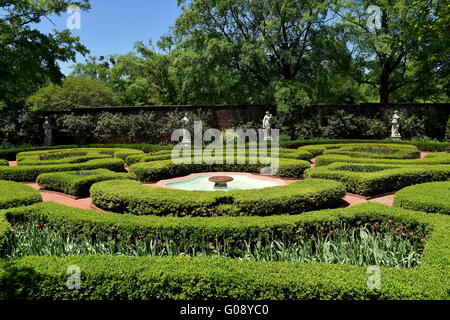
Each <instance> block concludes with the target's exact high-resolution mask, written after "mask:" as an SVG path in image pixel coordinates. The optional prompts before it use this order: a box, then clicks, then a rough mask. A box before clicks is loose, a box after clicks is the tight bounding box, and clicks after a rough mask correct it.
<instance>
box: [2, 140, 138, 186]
mask: <svg viewBox="0 0 450 320" xmlns="http://www.w3.org/2000/svg"><path fill="white" fill-rule="evenodd" d="M138 153H142V151H139V150H132V149H120V148H109V149H108V148H97V149H94V148H89V149H66V150H64V149H59V150H58V149H54V150H51V151H49V150H39V151H29V152H22V153H19V154H17V161H18V163H19V166H17V167H0V179H4V180H12V181H35V180H36V178H37V177H38V176H39V175H41V174H43V173H50V172H61V171H80V170H93V169H100V168H103V169H109V170H112V171H118V172H121V171H123V170H124V162H123V160H122V159H125V158H126V157H127V156H129V155H131V154H138ZM41 157H42V159H41ZM45 159H49V160H45Z"/></svg>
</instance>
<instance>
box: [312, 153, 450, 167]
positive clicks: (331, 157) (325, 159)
mask: <svg viewBox="0 0 450 320" xmlns="http://www.w3.org/2000/svg"><path fill="white" fill-rule="evenodd" d="M335 162H345V163H373V164H399V165H435V164H450V153H440V154H428V155H427V156H426V157H425V158H423V159H399V160H397V159H369V158H353V157H351V156H348V155H339V154H326V155H322V156H318V157H317V158H316V162H315V164H316V167H322V166H327V165H329V164H332V163H335Z"/></svg>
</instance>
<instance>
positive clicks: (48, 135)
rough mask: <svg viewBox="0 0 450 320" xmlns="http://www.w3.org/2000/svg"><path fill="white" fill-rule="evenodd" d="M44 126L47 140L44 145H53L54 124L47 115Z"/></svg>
mask: <svg viewBox="0 0 450 320" xmlns="http://www.w3.org/2000/svg"><path fill="white" fill-rule="evenodd" d="M42 127H43V128H44V134H45V141H44V146H51V145H52V144H53V133H52V130H53V125H52V124H51V122H50V120H49V118H48V117H45V121H44V123H43V125H42Z"/></svg>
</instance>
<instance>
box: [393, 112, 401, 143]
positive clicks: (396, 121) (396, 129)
mask: <svg viewBox="0 0 450 320" xmlns="http://www.w3.org/2000/svg"><path fill="white" fill-rule="evenodd" d="M401 121H402V118H400V116H399V115H398V111H397V110H396V111H395V114H394V117H393V118H392V122H391V123H392V132H391V138H394V139H400V138H401V137H402V136H401V135H400V132H399V130H400V122H401Z"/></svg>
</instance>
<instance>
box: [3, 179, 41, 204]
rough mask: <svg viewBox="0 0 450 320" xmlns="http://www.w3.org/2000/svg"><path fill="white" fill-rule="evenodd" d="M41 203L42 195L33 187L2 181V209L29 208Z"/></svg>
mask: <svg viewBox="0 0 450 320" xmlns="http://www.w3.org/2000/svg"><path fill="white" fill-rule="evenodd" d="M41 201H42V198H41V195H40V194H39V192H38V191H37V190H35V189H33V188H32V187H29V186H26V185H24V184H21V183H17V182H12V181H0V209H6V208H12V207H20V206H28V205H30V204H33V203H36V202H41Z"/></svg>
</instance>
